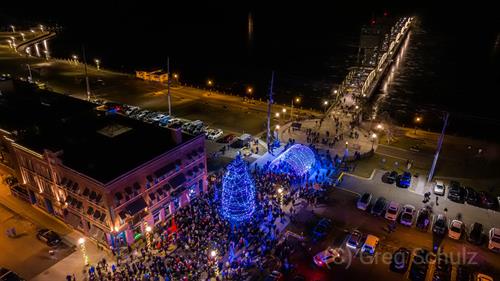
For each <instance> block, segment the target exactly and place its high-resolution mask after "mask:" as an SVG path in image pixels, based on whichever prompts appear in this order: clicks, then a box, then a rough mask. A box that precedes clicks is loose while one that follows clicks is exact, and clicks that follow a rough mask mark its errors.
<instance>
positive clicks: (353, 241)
mask: <svg viewBox="0 0 500 281" xmlns="http://www.w3.org/2000/svg"><path fill="white" fill-rule="evenodd" d="M362 242H363V234H362V233H361V232H360V231H358V230H354V231H353V232H351V234H349V238H348V239H347V242H346V245H347V247H349V248H351V249H357V248H359V247H361V243H362Z"/></svg>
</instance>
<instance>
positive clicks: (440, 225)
mask: <svg viewBox="0 0 500 281" xmlns="http://www.w3.org/2000/svg"><path fill="white" fill-rule="evenodd" d="M447 221H448V219H447V218H446V217H445V215H443V214H440V215H438V216H437V218H436V221H434V225H433V226H432V232H433V233H434V234H436V235H438V236H444V235H445V234H446V229H447V224H448V223H447Z"/></svg>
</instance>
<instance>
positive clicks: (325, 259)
mask: <svg viewBox="0 0 500 281" xmlns="http://www.w3.org/2000/svg"><path fill="white" fill-rule="evenodd" d="M313 259H314V263H315V264H316V265H317V266H320V267H323V266H327V267H328V268H329V267H330V264H331V263H334V262H336V263H339V262H341V261H342V258H341V256H340V250H339V249H333V248H330V247H328V248H327V249H326V250H324V251H322V252H319V253H318V254H317V255H315V256H314V258H313Z"/></svg>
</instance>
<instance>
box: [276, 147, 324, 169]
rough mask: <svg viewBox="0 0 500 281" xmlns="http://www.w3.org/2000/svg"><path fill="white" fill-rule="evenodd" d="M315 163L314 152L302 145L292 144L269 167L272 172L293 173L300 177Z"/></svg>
mask: <svg viewBox="0 0 500 281" xmlns="http://www.w3.org/2000/svg"><path fill="white" fill-rule="evenodd" d="M315 163H316V156H315V155H314V152H313V151H312V150H311V149H310V148H309V147H307V146H305V145H303V144H294V145H292V146H291V147H290V148H288V149H287V150H286V151H285V152H283V153H282V154H281V155H280V156H278V157H276V158H275V159H274V160H273V161H272V162H271V165H270V168H271V169H272V170H275V171H277V172H281V173H287V172H288V173H294V174H296V175H298V176H302V175H304V174H305V173H307V172H309V171H310V170H311V168H312V167H313V166H314V164H315Z"/></svg>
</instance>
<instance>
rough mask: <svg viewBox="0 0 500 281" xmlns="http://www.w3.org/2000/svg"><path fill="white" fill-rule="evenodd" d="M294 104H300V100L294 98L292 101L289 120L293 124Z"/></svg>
mask: <svg viewBox="0 0 500 281" xmlns="http://www.w3.org/2000/svg"><path fill="white" fill-rule="evenodd" d="M294 101H295V102H296V103H299V102H300V98H294V99H292V107H291V109H290V120H291V121H292V122H293V102H294Z"/></svg>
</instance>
